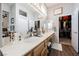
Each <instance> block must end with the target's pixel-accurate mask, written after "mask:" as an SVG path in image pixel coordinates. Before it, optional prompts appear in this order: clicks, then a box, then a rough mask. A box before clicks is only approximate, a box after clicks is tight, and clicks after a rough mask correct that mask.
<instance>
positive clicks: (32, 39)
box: [24, 37, 40, 43]
mask: <svg viewBox="0 0 79 59" xmlns="http://www.w3.org/2000/svg"><path fill="white" fill-rule="evenodd" d="M39 38H40V37H30V38H28V39H25V40H24V41H25V42H27V43H33V42H36V41H38V40H39Z"/></svg>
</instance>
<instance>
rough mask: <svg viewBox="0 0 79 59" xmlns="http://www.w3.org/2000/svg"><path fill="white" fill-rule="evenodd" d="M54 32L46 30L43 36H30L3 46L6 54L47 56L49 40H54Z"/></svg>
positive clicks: (3, 51)
mask: <svg viewBox="0 0 79 59" xmlns="http://www.w3.org/2000/svg"><path fill="white" fill-rule="evenodd" d="M53 34H54V32H53V31H50V32H46V33H44V34H43V35H42V36H41V37H36V36H33V37H30V38H27V39H23V40H22V41H17V42H14V43H13V44H12V43H11V44H8V45H6V46H4V47H2V48H1V51H2V53H3V55H4V56H46V55H47V53H48V52H49V51H48V49H47V46H48V42H49V41H50V42H52V41H53V36H54V35H53Z"/></svg>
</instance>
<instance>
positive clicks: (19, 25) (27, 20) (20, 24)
mask: <svg viewBox="0 0 79 59" xmlns="http://www.w3.org/2000/svg"><path fill="white" fill-rule="evenodd" d="M19 10H22V11H24V12H26V13H27V17H24V16H21V15H19ZM37 16H38V15H37ZM37 16H36V13H35V12H33V10H31V9H29V6H28V5H27V4H21V3H17V4H16V21H15V22H16V23H15V30H16V32H27V31H28V29H30V28H31V27H34V20H36V19H37ZM28 24H29V25H28Z"/></svg>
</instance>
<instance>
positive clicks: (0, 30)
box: [0, 3, 2, 47]
mask: <svg viewBox="0 0 79 59" xmlns="http://www.w3.org/2000/svg"><path fill="white" fill-rule="evenodd" d="M1 7H2V6H1V3H0V47H2V18H1Z"/></svg>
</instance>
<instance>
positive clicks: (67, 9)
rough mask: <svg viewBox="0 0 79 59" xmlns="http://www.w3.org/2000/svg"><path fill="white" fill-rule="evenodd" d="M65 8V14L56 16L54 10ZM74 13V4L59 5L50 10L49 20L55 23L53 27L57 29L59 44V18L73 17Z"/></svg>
mask: <svg viewBox="0 0 79 59" xmlns="http://www.w3.org/2000/svg"><path fill="white" fill-rule="evenodd" d="M60 7H62V8H63V13H62V14H60V15H54V10H55V9H57V8H60ZM72 11H73V4H68V3H66V4H57V5H55V6H53V7H52V8H49V9H48V20H52V21H53V26H54V27H56V32H55V33H56V36H57V42H59V16H64V15H72Z"/></svg>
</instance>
